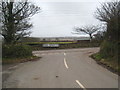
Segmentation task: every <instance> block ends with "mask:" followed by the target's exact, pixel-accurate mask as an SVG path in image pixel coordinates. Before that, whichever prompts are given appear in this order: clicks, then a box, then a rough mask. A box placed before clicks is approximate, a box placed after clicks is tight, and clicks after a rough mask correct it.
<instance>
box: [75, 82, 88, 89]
mask: <svg viewBox="0 0 120 90" xmlns="http://www.w3.org/2000/svg"><path fill="white" fill-rule="evenodd" d="M76 83H77V84H78V85H79V86H80V87H81V88H83V90H86V88H85V87H84V86H83V85H82V84H81V83H80V82H79V81H78V80H76Z"/></svg>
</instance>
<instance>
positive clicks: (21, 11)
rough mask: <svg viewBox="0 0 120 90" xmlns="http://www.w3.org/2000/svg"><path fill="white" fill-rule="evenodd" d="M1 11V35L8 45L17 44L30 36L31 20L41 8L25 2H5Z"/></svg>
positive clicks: (0, 7)
mask: <svg viewBox="0 0 120 90" xmlns="http://www.w3.org/2000/svg"><path fill="white" fill-rule="evenodd" d="M0 9H1V24H2V32H1V35H2V36H3V37H4V40H5V42H6V43H7V44H11V43H15V42H16V41H18V40H19V39H21V38H22V37H24V36H27V35H29V34H30V31H29V29H30V28H31V27H32V24H31V23H30V22H29V20H30V18H31V17H32V16H33V15H35V14H36V13H37V12H38V11H39V10H40V8H39V7H37V6H35V5H34V4H32V3H30V2H28V1H27V0H25V1H24V2H14V1H13V0H8V1H7V0H3V1H2V3H1V4H0Z"/></svg>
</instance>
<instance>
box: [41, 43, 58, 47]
mask: <svg viewBox="0 0 120 90" xmlns="http://www.w3.org/2000/svg"><path fill="white" fill-rule="evenodd" d="M59 46H60V45H59V44H43V45H42V47H59Z"/></svg>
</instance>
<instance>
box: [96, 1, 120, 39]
mask: <svg viewBox="0 0 120 90" xmlns="http://www.w3.org/2000/svg"><path fill="white" fill-rule="evenodd" d="M95 17H96V18H97V19H99V20H100V21H102V22H105V23H106V24H107V33H106V38H107V39H108V40H113V41H116V40H118V34H120V1H119V0H116V1H112V2H106V3H103V4H101V8H97V10H96V13H95Z"/></svg>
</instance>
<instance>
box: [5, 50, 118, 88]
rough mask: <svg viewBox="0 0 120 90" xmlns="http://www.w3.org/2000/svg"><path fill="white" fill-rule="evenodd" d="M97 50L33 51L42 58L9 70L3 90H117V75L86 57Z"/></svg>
mask: <svg viewBox="0 0 120 90" xmlns="http://www.w3.org/2000/svg"><path fill="white" fill-rule="evenodd" d="M98 51H99V48H82V49H66V50H49V51H34V52H33V53H34V54H35V55H37V56H41V57H42V58H41V59H40V60H38V61H34V62H26V63H21V64H19V65H16V66H14V67H13V68H15V69H14V70H13V71H12V69H13V68H12V67H11V68H9V71H10V70H11V71H12V74H11V75H10V76H9V78H8V79H7V80H5V81H4V83H3V87H4V88H84V90H87V88H118V76H117V75H116V74H114V73H112V72H110V71H108V70H107V69H105V68H103V67H102V66H100V65H98V64H97V63H96V62H95V61H94V60H93V59H91V58H90V57H89V55H91V54H92V53H95V52H98Z"/></svg>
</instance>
